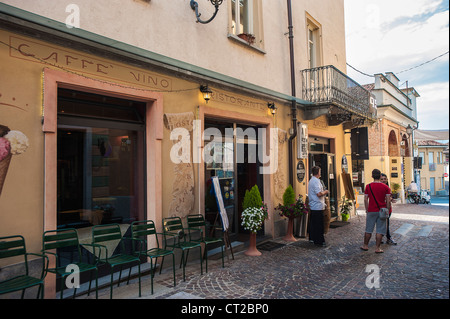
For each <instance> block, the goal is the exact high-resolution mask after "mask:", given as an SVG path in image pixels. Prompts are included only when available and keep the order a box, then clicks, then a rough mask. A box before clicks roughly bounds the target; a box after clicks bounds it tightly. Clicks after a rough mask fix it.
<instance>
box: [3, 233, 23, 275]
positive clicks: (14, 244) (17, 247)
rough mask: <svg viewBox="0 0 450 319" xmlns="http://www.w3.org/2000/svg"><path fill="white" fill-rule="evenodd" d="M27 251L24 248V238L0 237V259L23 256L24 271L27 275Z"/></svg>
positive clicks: (17, 236) (16, 236) (18, 236)
mask: <svg viewBox="0 0 450 319" xmlns="http://www.w3.org/2000/svg"><path fill="white" fill-rule="evenodd" d="M26 253H27V250H26V247H25V238H23V236H20V235H15V236H7V237H0V259H3V258H10V257H16V256H24V258H25V269H26V274H28V263H27V255H26Z"/></svg>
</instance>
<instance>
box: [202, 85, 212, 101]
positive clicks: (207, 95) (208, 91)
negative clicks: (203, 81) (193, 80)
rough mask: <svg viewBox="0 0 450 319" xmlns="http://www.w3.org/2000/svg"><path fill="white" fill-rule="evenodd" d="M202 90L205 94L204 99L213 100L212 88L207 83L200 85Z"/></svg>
mask: <svg viewBox="0 0 450 319" xmlns="http://www.w3.org/2000/svg"><path fill="white" fill-rule="evenodd" d="M200 92H202V94H203V99H204V100H205V101H206V103H208V101H209V100H211V94H212V91H211V89H210V88H209V87H208V86H207V85H200Z"/></svg>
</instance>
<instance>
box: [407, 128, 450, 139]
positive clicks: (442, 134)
mask: <svg viewBox="0 0 450 319" xmlns="http://www.w3.org/2000/svg"><path fill="white" fill-rule="evenodd" d="M414 139H415V140H416V141H429V140H438V141H442V140H443V141H446V140H448V130H428V131H427V130H416V131H415V132H414Z"/></svg>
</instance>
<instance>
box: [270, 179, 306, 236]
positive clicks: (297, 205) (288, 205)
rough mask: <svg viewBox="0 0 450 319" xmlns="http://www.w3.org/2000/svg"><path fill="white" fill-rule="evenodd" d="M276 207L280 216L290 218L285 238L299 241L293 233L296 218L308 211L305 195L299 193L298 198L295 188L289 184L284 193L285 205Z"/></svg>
mask: <svg viewBox="0 0 450 319" xmlns="http://www.w3.org/2000/svg"><path fill="white" fill-rule="evenodd" d="M276 209H277V210H278V211H279V213H280V216H283V217H286V218H288V229H287V233H286V236H284V237H283V240H286V241H297V240H296V239H295V237H294V235H293V232H294V219H295V218H297V217H299V216H302V215H303V214H307V213H308V210H307V206H306V205H305V202H304V201H303V196H302V195H298V197H297V199H296V198H295V193H294V189H293V188H292V186H291V185H289V186H288V187H287V188H286V190H285V191H284V194H283V205H281V204H280V205H278V206H277V207H276Z"/></svg>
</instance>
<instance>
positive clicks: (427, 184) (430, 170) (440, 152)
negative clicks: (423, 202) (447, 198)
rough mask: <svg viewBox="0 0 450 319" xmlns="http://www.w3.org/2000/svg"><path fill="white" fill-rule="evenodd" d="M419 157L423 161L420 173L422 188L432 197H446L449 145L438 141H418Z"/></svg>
mask: <svg viewBox="0 0 450 319" xmlns="http://www.w3.org/2000/svg"><path fill="white" fill-rule="evenodd" d="M417 146H418V155H419V158H421V159H422V168H421V169H420V170H419V171H420V188H421V189H427V190H429V191H430V195H446V194H448V190H446V187H445V179H446V176H445V173H446V171H447V167H448V162H447V160H446V156H445V151H446V150H447V149H448V144H443V143H440V142H437V141H418V142H417Z"/></svg>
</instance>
